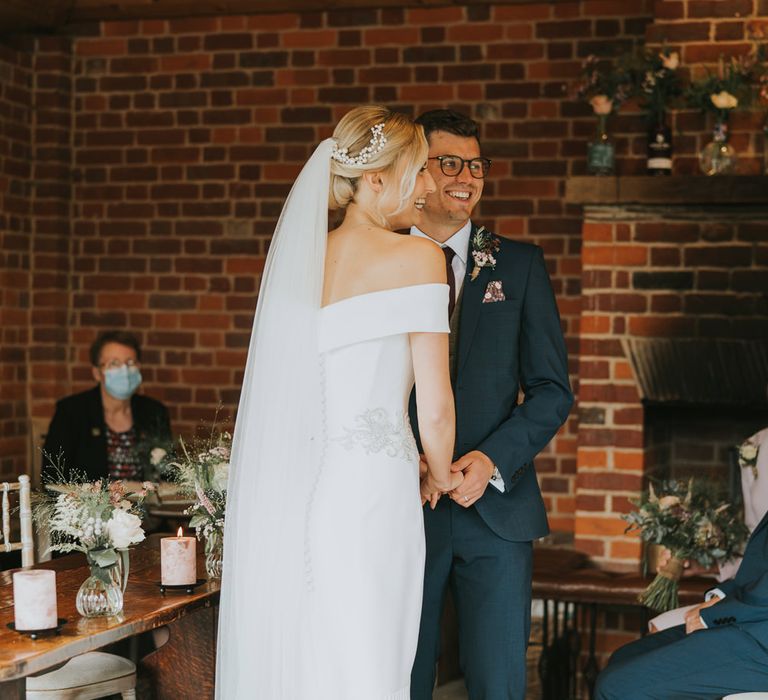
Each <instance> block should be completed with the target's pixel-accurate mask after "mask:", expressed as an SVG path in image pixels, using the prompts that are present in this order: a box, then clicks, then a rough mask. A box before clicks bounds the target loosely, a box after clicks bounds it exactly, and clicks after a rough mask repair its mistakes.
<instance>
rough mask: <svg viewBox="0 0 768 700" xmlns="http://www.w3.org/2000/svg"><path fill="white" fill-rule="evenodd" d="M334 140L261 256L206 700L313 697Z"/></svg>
mask: <svg viewBox="0 0 768 700" xmlns="http://www.w3.org/2000/svg"><path fill="white" fill-rule="evenodd" d="M332 148H333V140H332V139H326V140H325V141H323V142H322V143H321V144H320V145H319V146H318V147H317V149H316V150H315V152H314V153H313V154H312V156H311V157H310V159H309V160H308V161H307V163H306V165H305V166H304V168H303V170H302V171H301V173H300V174H299V176H298V178H297V179H296V182H295V183H294V185H293V188H292V189H291V192H290V194H289V195H288V199H287V200H286V203H285V206H284V207H283V211H282V214H281V215H280V220H279V221H278V224H277V228H276V229H275V234H274V236H273V238H272V242H271V245H270V248H269V255H268V256H267V261H266V267H265V270H264V275H263V277H262V281H261V290H260V292H259V300H258V305H257V308H256V316H255V319H254V323H253V332H252V335H251V343H250V348H249V350H248V362H247V365H246V369H245V377H244V379H243V388H242V394H241V396H240V406H239V409H238V414H237V424H236V427H235V434H234V441H233V446H232V463H231V469H230V476H229V484H228V492H227V494H228V503H227V515H226V532H225V537H224V574H223V577H222V590H221V604H220V608H219V638H218V654H217V663H216V666H217V668H216V698H217V699H219V700H238V699H240V698H242V699H245V698H247V699H248V700H251V699H252V698H255V697H259V698H263V699H264V700H298V699H299V698H302V697H311V695H312V693H311V690H310V689H303V688H299V687H298V686H297V684H298V682H299V680H298V677H305V674H303V673H302V674H298V673H295V672H294V671H295V669H296V668H297V664H301V663H304V664H305V668H306V665H307V664H308V663H309V660H308V659H301V658H300V654H302V653H303V652H302V649H303V648H304V647H305V645H306V639H303V637H304V636H305V635H303V632H304V625H305V620H306V619H307V616H306V615H305V613H306V610H305V605H306V594H305V571H304V568H305V563H304V536H305V518H306V510H307V503H308V499H309V497H310V494H311V489H312V486H313V484H314V481H315V476H316V471H317V468H318V447H319V442H320V428H321V423H320V420H321V415H320V409H321V406H320V402H321V386H320V366H319V357H318V353H317V316H318V314H317V312H318V309H319V308H320V303H321V295H322V284H323V269H324V259H325V249H326V239H327V235H328V187H329V181H330V158H331V151H332Z"/></svg>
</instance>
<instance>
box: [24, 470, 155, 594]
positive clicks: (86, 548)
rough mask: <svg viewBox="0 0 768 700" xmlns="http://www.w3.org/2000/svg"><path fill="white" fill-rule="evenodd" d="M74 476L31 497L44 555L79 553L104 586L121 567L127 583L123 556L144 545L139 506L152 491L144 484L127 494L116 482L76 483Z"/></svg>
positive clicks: (150, 485) (60, 476) (59, 478)
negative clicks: (45, 543)
mask: <svg viewBox="0 0 768 700" xmlns="http://www.w3.org/2000/svg"><path fill="white" fill-rule="evenodd" d="M77 477H78V475H77V474H75V477H74V478H72V479H70V480H66V479H64V478H63V475H62V474H59V475H58V478H57V479H56V486H55V490H52V491H51V492H46V493H44V494H40V495H38V496H37V497H36V503H35V508H34V517H35V520H36V521H37V523H38V525H39V526H41V527H43V528H45V529H46V530H47V532H48V534H49V537H50V546H49V547H48V550H49V551H54V552H73V551H77V552H83V553H84V554H85V556H86V558H87V559H88V564H89V566H90V568H91V575H93V576H96V577H98V578H99V579H101V580H102V581H104V582H105V583H106V582H108V581H109V579H110V576H111V569H113V568H114V567H115V566H117V565H118V560H119V559H122V561H121V562H120V563H121V564H122V566H123V577H124V579H125V578H127V575H128V571H127V565H128V561H127V551H128V548H129V547H130V546H131V545H134V544H138V543H139V542H141V541H142V540H144V536H145V535H144V529H143V528H142V524H141V516H140V513H141V502H142V501H143V500H144V497H145V496H146V495H147V493H148V492H149V491H151V490H152V489H154V486H153V485H152V484H150V483H149V482H145V483H144V484H143V485H142V488H141V489H140V490H138V491H127V490H126V487H125V484H124V483H123V482H122V481H112V482H109V481H107V480H98V481H94V482H87V481H85V480H79V479H78V478H77Z"/></svg>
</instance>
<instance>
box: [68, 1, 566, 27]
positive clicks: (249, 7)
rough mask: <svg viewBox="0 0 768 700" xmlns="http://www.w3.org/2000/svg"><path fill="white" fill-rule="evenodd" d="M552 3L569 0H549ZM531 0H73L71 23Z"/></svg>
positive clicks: (498, 3) (468, 4) (511, 3)
mask: <svg viewBox="0 0 768 700" xmlns="http://www.w3.org/2000/svg"><path fill="white" fill-rule="evenodd" d="M549 1H550V2H551V3H553V4H554V3H558V2H572V0H549ZM526 2H531V0H75V1H74V6H73V9H72V14H71V18H70V19H71V21H73V22H88V21H116V20H130V19H150V18H154V19H174V18H181V17H202V16H211V15H214V16H215V15H254V14H270V13H283V12H310V11H322V10H343V9H371V10H375V9H382V8H388V7H440V6H443V7H450V6H457V5H458V6H472V5H491V4H493V5H515V4H521V3H526Z"/></svg>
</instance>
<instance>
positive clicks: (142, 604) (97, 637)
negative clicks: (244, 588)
mask: <svg viewBox="0 0 768 700" xmlns="http://www.w3.org/2000/svg"><path fill="white" fill-rule="evenodd" d="M158 540H159V537H158V536H152V537H150V538H148V539H147V541H146V542H144V543H142V544H141V545H139V546H138V547H135V548H133V549H132V550H131V568H130V575H129V577H128V587H127V589H126V592H125V605H124V607H123V611H122V613H121V614H120V615H117V616H115V617H109V618H93V619H85V618H83V617H80V615H79V614H78V612H77V610H76V608H75V596H76V595H77V591H78V589H79V588H80V584H81V583H82V582H83V581H84V580H85V579H86V578H87V577H88V574H89V572H88V567H87V565H86V563H85V557H84V555H82V554H79V553H78V554H70V555H67V556H65V557H61V558H59V559H55V560H53V561H50V562H46V563H45V564H39V565H37V568H45V569H55V570H56V587H57V591H58V609H59V617H63V618H66V620H67V622H66V624H65V625H64V627H63V628H62V630H61V633H60V634H59V635H57V636H52V637H45V638H42V639H38V640H34V641H33V640H31V639H29V638H28V637H26V636H23V635H19V634H17V633H16V632H13V631H12V630H10V629H8V627H7V624H8V623H9V622H13V585H12V574H13V572H12V571H4V572H0V698H2V700H16V699H17V698H18V699H19V700H23V698H24V697H25V692H26V691H25V688H26V682H25V680H24V679H25V677H26V676H30V675H36V674H38V673H41V672H43V671H46V670H51V669H53V668H56V667H57V666H60V665H61V664H63V663H64V662H66V661H68V660H69V659H71V658H72V657H74V656H77V655H79V654H82V653H84V652H87V651H94V650H96V649H99V648H101V647H104V646H106V645H108V644H112V643H114V642H117V641H120V640H122V639H127V638H130V637H134V636H135V635H138V634H140V633H142V632H146V631H149V630H152V629H156V628H158V627H163V626H166V627H167V628H168V631H169V632H170V638H169V640H168V642H167V643H166V644H165V645H163V646H162V647H160V648H159V649H157V650H156V651H154V652H152V653H151V654H149V655H148V656H146V657H145V658H144V659H143V660H141V661H140V669H141V671H142V673H145V674H148V675H149V676H150V678H151V682H152V687H153V689H154V692H155V697H156V698H157V699H158V700H165V699H168V700H171V699H173V700H178V698H195V699H196V700H197V699H198V698H199V699H200V700H203V699H204V698H212V697H213V683H214V680H213V679H214V669H215V659H216V624H217V619H218V601H219V582H218V581H208V582H206V583H204V584H203V585H202V586H200V587H199V588H197V589H195V592H194V593H192V594H191V595H186V594H176V593H168V594H166V595H161V593H160V590H159V588H158V586H157V585H156V582H157V581H159V580H160V547H159V541H158ZM198 553H199V554H200V555H202V546H200V544H198ZM198 576H199V577H200V578H205V566H204V563H203V558H202V556H200V557H198Z"/></svg>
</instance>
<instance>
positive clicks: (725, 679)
mask: <svg viewBox="0 0 768 700" xmlns="http://www.w3.org/2000/svg"><path fill="white" fill-rule="evenodd" d="M759 690H763V691H765V690H768V651H766V649H764V648H763V647H762V646H761V645H760V644H759V643H758V642H757V641H756V640H755V638H754V637H752V636H751V635H749V634H747V633H746V632H743V631H742V630H740V629H739V628H738V627H736V626H735V625H728V626H724V627H716V628H713V629H705V630H699V631H698V632H693V633H692V634H688V635H686V634H685V626H683V625H680V626H678V627H671V628H669V629H666V630H663V631H661V632H657V633H656V634H649V635H648V636H646V637H643V638H642V639H638V640H637V641H636V642H632V643H631V644H627V645H626V646H623V647H621V649H618V650H617V651H616V652H615V653H614V655H613V656H612V657H611V660H610V662H609V663H608V666H606V668H605V670H604V671H603V672H602V673H601V674H600V675H599V676H598V679H597V686H596V688H595V700H720V698H722V697H723V696H724V695H728V694H729V693H737V692H749V691H753V692H754V691H759Z"/></svg>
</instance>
